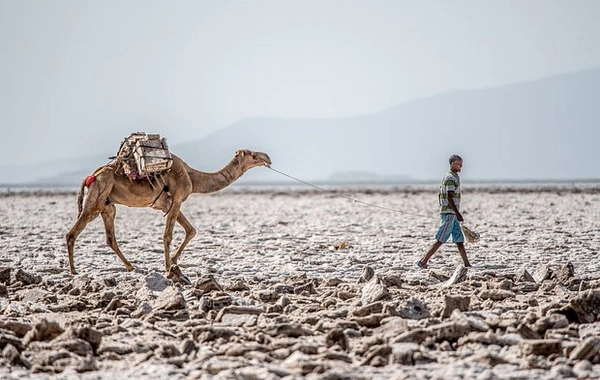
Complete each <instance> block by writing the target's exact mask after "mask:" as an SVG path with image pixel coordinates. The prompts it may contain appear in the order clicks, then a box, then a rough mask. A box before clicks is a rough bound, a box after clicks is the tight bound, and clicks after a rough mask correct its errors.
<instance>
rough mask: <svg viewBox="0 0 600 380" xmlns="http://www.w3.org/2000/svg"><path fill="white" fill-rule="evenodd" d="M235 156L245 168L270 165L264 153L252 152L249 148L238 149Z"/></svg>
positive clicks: (269, 160)
mask: <svg viewBox="0 0 600 380" xmlns="http://www.w3.org/2000/svg"><path fill="white" fill-rule="evenodd" d="M235 158H237V159H238V160H239V162H240V164H242V165H244V166H245V167H246V168H247V169H252V168H255V167H257V166H266V167H270V166H271V159H270V158H269V156H268V155H267V154H266V153H262V152H253V151H251V150H249V149H239V150H238V151H237V152H235Z"/></svg>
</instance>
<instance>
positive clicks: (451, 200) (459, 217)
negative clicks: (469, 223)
mask: <svg viewBox="0 0 600 380" xmlns="http://www.w3.org/2000/svg"><path fill="white" fill-rule="evenodd" d="M453 195H454V191H448V195H447V196H446V198H447V199H448V207H450V208H451V209H452V211H454V213H455V214H456V219H458V221H459V222H462V221H463V220H464V219H463V216H462V214H461V213H460V211H458V208H457V207H456V205H455V204H454V198H452V196H453Z"/></svg>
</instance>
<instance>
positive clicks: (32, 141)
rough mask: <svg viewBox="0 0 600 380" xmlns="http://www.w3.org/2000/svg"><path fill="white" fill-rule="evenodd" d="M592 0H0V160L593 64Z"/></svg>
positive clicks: (362, 109) (356, 106)
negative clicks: (135, 133) (135, 135)
mask: <svg viewBox="0 0 600 380" xmlns="http://www.w3.org/2000/svg"><path fill="white" fill-rule="evenodd" d="M598 20H600V1H596V0H590V1H577V0H575V1H566V0H564V1H552V0H544V1H533V0H526V1H523V0H518V1H483V0H475V1H446V0H439V1H399V0H394V1H367V0H365V1H348V0H344V1H342V0H340V1H329V0H318V1H285V0H275V1H223V0H218V1H217V0H215V1H172V0H170V1H162V0H161V1H152V0H139V1H121V0H119V1H106V0H103V1H83V0H72V1H65V0H52V1H27V0H18V1H17V0H0V57H1V58H0V123H1V125H2V128H1V132H0V144H1V147H2V149H0V165H5V164H9V165H12V164H15V163H31V162H36V161H40V160H42V159H44V158H47V159H54V158H63V157H72V156H73V157H76V156H81V155H84V154H86V155H87V154H90V155H91V154H98V153H106V152H107V151H108V153H110V154H112V153H113V151H116V149H117V148H118V144H119V143H120V141H121V139H122V138H123V137H125V136H126V135H128V134H129V133H130V132H133V131H146V132H159V133H162V134H163V135H165V136H167V137H168V139H169V142H170V144H171V145H173V144H177V143H182V142H186V141H189V140H193V139H199V138H202V137H204V136H206V135H207V134H209V133H210V132H212V131H214V130H216V129H219V128H221V127H224V126H226V125H228V124H230V123H233V122H235V121H238V120H241V119H244V118H247V117H251V116H282V117H309V118H322V117H327V118H334V117H339V116H348V115H357V114H363V113H371V112H377V111H380V110H383V109H385V108H387V107H390V106H393V105H397V104H400V103H402V102H405V101H407V100H411V99H415V98H419V97H424V96H428V95H433V94H439V93H444V92H448V91H452V90H456V89H464V88H483V87H490V86H497V85H502V84H507V83H515V82H520V81H526V80H530V79H536V78H540V77H545V76H549V75H554V74H558V73H565V72H570V71H577V70H581V69H587V68H592V67H598V66H600V44H599V41H600V22H599V21H598Z"/></svg>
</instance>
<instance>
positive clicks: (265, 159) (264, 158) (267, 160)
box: [260, 153, 271, 168]
mask: <svg viewBox="0 0 600 380" xmlns="http://www.w3.org/2000/svg"><path fill="white" fill-rule="evenodd" d="M260 155H261V156H262V157H261V159H262V166H266V167H267V168H270V167H271V157H269V156H268V155H267V154H265V153H261V154H260Z"/></svg>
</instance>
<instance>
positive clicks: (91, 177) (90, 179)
mask: <svg viewBox="0 0 600 380" xmlns="http://www.w3.org/2000/svg"><path fill="white" fill-rule="evenodd" d="M95 180H96V176H94V175H88V176H87V177H85V179H84V180H83V183H84V184H85V186H86V187H90V185H91V184H92V182H94V181H95Z"/></svg>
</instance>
